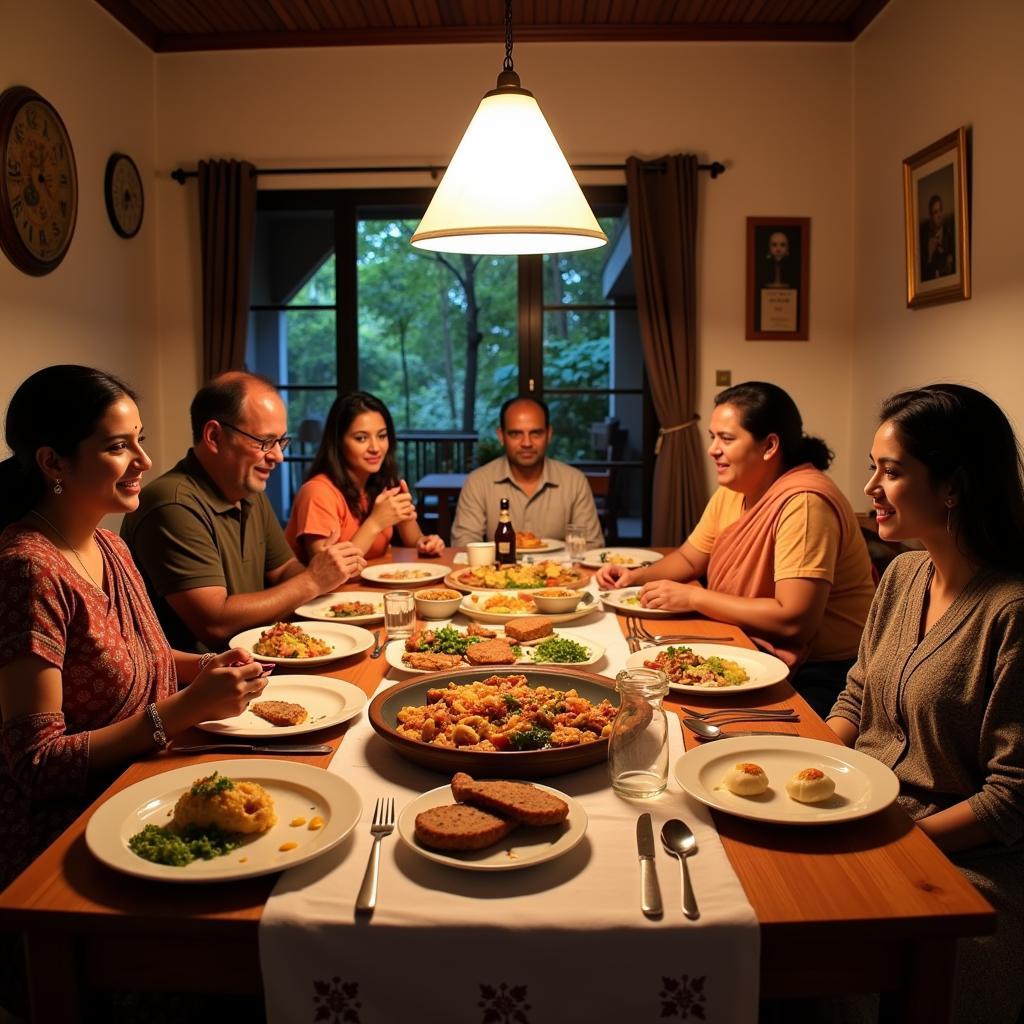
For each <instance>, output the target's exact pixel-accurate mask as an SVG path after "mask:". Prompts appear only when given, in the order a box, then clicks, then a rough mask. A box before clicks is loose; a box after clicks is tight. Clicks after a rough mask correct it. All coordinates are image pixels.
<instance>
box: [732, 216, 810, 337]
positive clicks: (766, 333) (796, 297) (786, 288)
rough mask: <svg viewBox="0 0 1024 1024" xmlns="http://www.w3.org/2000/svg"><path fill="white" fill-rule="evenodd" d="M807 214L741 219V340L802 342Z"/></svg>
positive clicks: (806, 310) (807, 276) (807, 301)
mask: <svg viewBox="0 0 1024 1024" xmlns="http://www.w3.org/2000/svg"><path fill="white" fill-rule="evenodd" d="M810 271H811V219H810V217H748V218H747V310H746V313H747V316H746V320H747V340H748V341H807V339H808V337H809V336H810V335H809V326H810V325H809V310H810V277H811V273H810Z"/></svg>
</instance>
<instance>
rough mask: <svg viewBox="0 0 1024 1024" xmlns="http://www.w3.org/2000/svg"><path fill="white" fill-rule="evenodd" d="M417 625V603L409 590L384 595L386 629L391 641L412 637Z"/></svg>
mask: <svg viewBox="0 0 1024 1024" xmlns="http://www.w3.org/2000/svg"><path fill="white" fill-rule="evenodd" d="M415 624H416V602H415V601H414V600H413V596H412V592H411V591H409V590H392V591H391V592H390V593H387V594H385V595H384V628H385V629H386V630H387V634H388V637H389V638H391V639H402V638H404V637H407V636H412V630H413V626H414V625H415Z"/></svg>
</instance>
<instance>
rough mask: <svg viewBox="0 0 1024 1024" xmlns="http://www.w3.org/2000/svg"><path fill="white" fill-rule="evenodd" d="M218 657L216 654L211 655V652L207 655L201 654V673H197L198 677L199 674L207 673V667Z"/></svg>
mask: <svg viewBox="0 0 1024 1024" xmlns="http://www.w3.org/2000/svg"><path fill="white" fill-rule="evenodd" d="M216 657H217V655H216V654H211V653H210V652H209V651H207V652H206V654H200V655H199V671H198V672H196V675H199V672H205V671H206V666H207V665H209V664H210V662H211V661H213V659H214V658H216Z"/></svg>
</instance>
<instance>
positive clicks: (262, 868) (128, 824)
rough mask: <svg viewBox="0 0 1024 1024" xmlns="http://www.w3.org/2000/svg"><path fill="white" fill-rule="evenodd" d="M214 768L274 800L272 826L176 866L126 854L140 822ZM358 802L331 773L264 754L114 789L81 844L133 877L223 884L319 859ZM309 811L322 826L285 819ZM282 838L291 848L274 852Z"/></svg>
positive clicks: (351, 821) (165, 810)
mask: <svg viewBox="0 0 1024 1024" xmlns="http://www.w3.org/2000/svg"><path fill="white" fill-rule="evenodd" d="M215 771H216V772H220V774H221V775H227V776H228V777H229V778H232V779H248V780H249V781H252V782H257V783H259V784H260V785H261V786H262V787H263V788H264V789H265V790H266V791H267V792H268V793H269V794H270V796H271V798H272V799H273V801H274V809H275V811H276V812H277V824H276V825H275V826H274V827H273V828H271V829H270V830H269V831H267V832H264V833H262V834H261V835H258V836H252V837H246V838H244V839H243V841H242V845H241V846H240V847H239V848H238V849H237V850H233V851H232V852H231V853H228V854H226V855H225V856H223V857H214V858H213V860H195V861H193V862H192V863H191V864H187V865H185V866H184V867H170V866H169V865H166V864H153V863H152V862H150V861H148V860H143V859H142V858H141V857H139V856H137V855H136V854H134V853H132V851H131V850H130V849H129V848H128V840H129V839H130V838H131V837H132V836H133V835H135V833H136V832H139V831H141V830H142V829H143V828H144V827H145V826H146V825H166V824H167V823H168V822H169V821H170V820H171V815H172V814H173V812H174V805H175V803H176V802H177V800H178V797H180V796H181V794H182V793H184V792H185V790H187V789H188V788H189V787H190V786H191V785H192V784H193V783H194V782H195V781H196V780H197V779H200V778H203V777H204V776H207V775H210V774H212V773H213V772H215ZM361 812H362V802H361V801H360V798H359V794H358V793H357V792H356V790H355V788H354V787H353V786H352V784H351V783H349V782H347V781H346V780H345V779H343V778H341V776H339V775H332V774H331V773H329V772H325V771H324V770H323V769H322V768H316V767H314V766H312V765H308V764H302V763H301V762H298V761H278V760H274V759H272V758H251V759H249V760H241V759H236V760H230V761H210V762H204V763H202V764H192V765H186V766H185V767H184V768H175V769H173V770H172V771H169V772H163V773H162V774H160V775H153V776H151V777H150V778H148V779H143V780H142V781H141V782H137V783H135V785H134V786H129V787H128V788H127V789H123V790H121V792H119V793H115V794H114V795H113V796H112V797H111V798H110V799H109V800H107V801H106V802H105V803H103V804H101V805H100V807H99V808H98V809H97V810H96V811H95V813H94V814H93V816H92V817H91V818H90V819H89V824H88V825H87V826H86V829H85V842H86V845H87V846H88V848H89V849H90V850H91V851H92V853H93V854H94V855H95V856H96V857H97V858H99V860H101V861H102V862H103V863H104V864H106V865H107V866H108V867H111V868H113V869H114V870H115V871H122V872H124V873H125V874H128V875H135V876H137V877H139V878H150V879H156V880H158V881H163V882H225V881H231V880H233V879H236V878H252V877H254V876H255V875H267V874H270V873H272V872H274V871H284V870H285V869H286V868H293V867H295V866H296V865H297V864H303V863H305V862H306V861H308V860H312V859H313V858H314V857H319V856H320V855H321V854H324V853H326V852H327V851H328V850H330V849H333V848H334V847H335V846H337V845H338V843H340V842H341V841H342V840H343V839H344V838H345V837H346V836H347V835H348V834H349V833H350V832H351V831H352V829H353V828H355V825H356V823H357V822H358V821H359V815H360V813H361ZM314 815H319V816H320V817H322V818H323V819H324V822H325V824H324V827H323V828H321V829H319V830H317V831H310V830H309V829H308V828H306V827H305V826H302V827H292V826H291V825H290V824H289V822H291V821H293V820H295V819H297V818H304V819H306V821H307V822H308V820H309V819H310V818H311V817H313V816H314ZM289 842H294V843H297V844H298V845H297V846H296V848H295V849H291V850H281V849H280V847H281V846H282V845H283V844H285V843H289Z"/></svg>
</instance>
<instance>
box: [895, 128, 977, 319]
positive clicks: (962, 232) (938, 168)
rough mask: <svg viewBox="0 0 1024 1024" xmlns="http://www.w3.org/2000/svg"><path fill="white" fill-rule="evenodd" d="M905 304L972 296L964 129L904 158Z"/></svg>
mask: <svg viewBox="0 0 1024 1024" xmlns="http://www.w3.org/2000/svg"><path fill="white" fill-rule="evenodd" d="M903 208H904V211H905V215H906V235H907V305H908V306H911V307H915V306H926V305H930V304H931V303H933V302H955V301H957V300H958V299H969V298H970V297H971V253H970V240H969V239H970V227H969V221H968V211H967V131H966V129H965V128H958V129H957V130H956V131H955V132H950V133H949V135H947V136H945V137H944V138H941V139H939V141H938V142H933V143H932V144H931V145H930V146H926V147H925V148H924V149H922V150H919V151H918V152H917V153H915V154H914V155H913V156H910V157H907V159H906V160H904V161H903Z"/></svg>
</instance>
